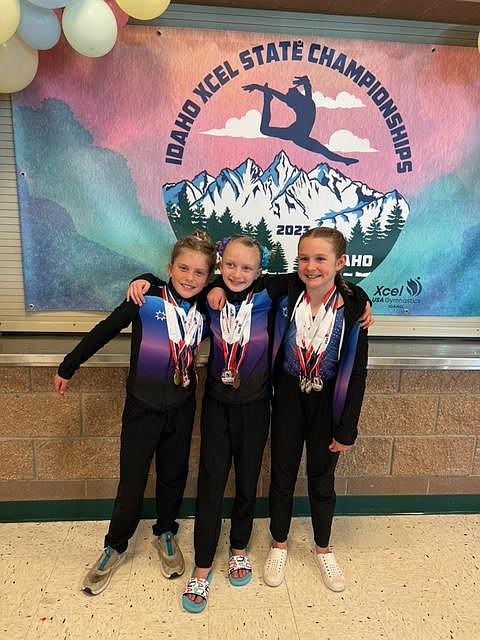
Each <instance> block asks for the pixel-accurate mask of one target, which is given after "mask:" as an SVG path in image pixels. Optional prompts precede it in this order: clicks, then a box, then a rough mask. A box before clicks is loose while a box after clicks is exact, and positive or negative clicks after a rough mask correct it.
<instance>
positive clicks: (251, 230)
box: [242, 222, 256, 238]
mask: <svg viewBox="0 0 480 640" xmlns="http://www.w3.org/2000/svg"><path fill="white" fill-rule="evenodd" d="M242 233H243V235H244V236H249V237H250V238H255V234H256V229H255V227H254V226H253V224H252V223H251V222H247V224H246V225H245V226H244V227H242Z"/></svg>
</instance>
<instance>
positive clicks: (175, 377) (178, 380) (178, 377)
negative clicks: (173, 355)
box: [173, 369, 182, 387]
mask: <svg viewBox="0 0 480 640" xmlns="http://www.w3.org/2000/svg"><path fill="white" fill-rule="evenodd" d="M173 382H174V383H175V384H176V385H177V387H178V386H180V385H181V384H182V374H181V373H180V369H175V373H174V374H173Z"/></svg>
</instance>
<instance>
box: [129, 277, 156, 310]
mask: <svg viewBox="0 0 480 640" xmlns="http://www.w3.org/2000/svg"><path fill="white" fill-rule="evenodd" d="M150 287H151V284H150V282H149V281H148V280H141V279H140V280H134V281H133V282H132V283H131V284H130V286H129V287H128V289H127V302H130V300H131V301H132V302H134V303H135V304H138V306H139V307H141V306H142V304H144V302H145V294H146V293H147V291H148V290H149V289H150Z"/></svg>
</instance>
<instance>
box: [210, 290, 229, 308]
mask: <svg viewBox="0 0 480 640" xmlns="http://www.w3.org/2000/svg"><path fill="white" fill-rule="evenodd" d="M226 301H227V295H226V293H225V291H224V290H223V289H222V288H221V287H213V289H211V290H210V291H209V292H208V295H207V302H208V306H209V307H210V309H213V310H214V311H221V310H222V309H223V307H224V306H225V302H226Z"/></svg>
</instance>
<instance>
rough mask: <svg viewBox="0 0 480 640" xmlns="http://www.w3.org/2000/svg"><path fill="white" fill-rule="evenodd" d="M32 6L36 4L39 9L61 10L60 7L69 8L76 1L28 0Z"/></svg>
mask: <svg viewBox="0 0 480 640" xmlns="http://www.w3.org/2000/svg"><path fill="white" fill-rule="evenodd" d="M28 1H29V2H31V3H32V4H36V5H37V7H42V8H43V9H59V8H60V7H68V5H69V4H72V2H74V0H28Z"/></svg>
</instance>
